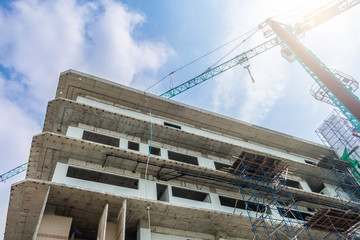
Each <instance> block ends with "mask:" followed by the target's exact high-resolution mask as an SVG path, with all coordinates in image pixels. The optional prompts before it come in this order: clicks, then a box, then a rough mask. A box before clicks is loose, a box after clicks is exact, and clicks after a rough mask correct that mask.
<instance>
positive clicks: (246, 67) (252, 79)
mask: <svg viewBox="0 0 360 240" xmlns="http://www.w3.org/2000/svg"><path fill="white" fill-rule="evenodd" d="M244 68H245V69H247V70H248V73H249V75H250V78H251V81H252V82H253V83H255V80H254V78H253V76H252V75H251V72H250V69H249V68H250V64H248V65H246V66H244Z"/></svg>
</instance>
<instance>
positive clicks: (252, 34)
mask: <svg viewBox="0 0 360 240" xmlns="http://www.w3.org/2000/svg"><path fill="white" fill-rule="evenodd" d="M259 30H260V28H259V27H257V28H255V29H253V31H254V32H253V33H251V34H250V35H249V36H248V37H247V38H245V39H244V40H242V41H241V42H240V43H239V44H238V45H236V46H235V47H234V48H233V49H231V50H230V51H229V52H227V53H226V54H225V55H224V56H222V57H221V58H220V59H219V60H217V61H216V62H215V63H214V64H213V65H211V66H210V67H209V68H208V69H207V70H206V71H208V70H209V69H211V68H213V67H215V66H216V65H218V63H219V62H221V61H222V60H224V58H226V57H227V56H229V55H230V54H231V53H232V52H234V51H235V50H236V49H237V48H238V47H240V46H241V45H242V44H243V43H244V42H246V41H247V40H248V39H249V38H251V37H252V36H254V35H255V33H257V32H258V31H259Z"/></svg>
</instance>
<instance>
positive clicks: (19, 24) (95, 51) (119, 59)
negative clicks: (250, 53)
mask: <svg viewBox="0 0 360 240" xmlns="http://www.w3.org/2000/svg"><path fill="white" fill-rule="evenodd" d="M12 6H13V9H12V10H11V11H7V10H4V9H3V10H2V11H1V14H0V35H1V36H3V37H2V38H1V39H2V40H0V53H1V55H0V64H2V65H4V66H6V67H13V68H14V69H15V70H16V71H18V72H20V73H22V74H23V75H24V81H23V84H26V85H27V86H28V87H29V90H30V92H31V94H32V95H33V96H34V97H36V98H38V100H40V103H43V102H45V101H47V100H49V99H50V98H52V97H53V93H54V92H55V88H56V83H57V78H58V74H59V73H60V72H62V71H64V70H66V69H68V68H74V69H78V70H81V71H86V72H88V73H90V74H94V75H99V76H102V77H105V78H109V79H111V80H113V81H117V82H119V83H122V84H125V85H129V84H130V83H131V81H132V80H133V79H134V76H135V75H136V74H140V73H142V72H143V71H153V72H156V71H157V69H158V68H159V67H160V66H162V64H164V63H165V61H166V60H167V58H168V56H169V55H170V54H172V53H173V50H172V49H170V48H169V47H168V46H166V45H165V44H163V43H156V42H149V41H145V40H144V41H142V40H136V39H134V37H133V33H134V30H135V29H136V27H137V26H141V24H142V23H143V22H144V21H145V18H144V16H142V15H140V14H138V13H135V12H130V11H129V10H128V9H127V8H126V6H125V5H123V4H122V3H119V2H115V1H110V0H103V1H100V2H97V3H88V2H86V1H84V2H81V3H78V2H77V1H75V0H63V1H38V0H31V1H22V0H21V1H16V2H14V3H13V5H12ZM39 86H41V90H39ZM41 107H43V105H41Z"/></svg>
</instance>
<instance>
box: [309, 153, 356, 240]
mask: <svg viewBox="0 0 360 240" xmlns="http://www.w3.org/2000/svg"><path fill="white" fill-rule="evenodd" d="M318 166H319V167H320V169H321V171H322V172H323V174H324V175H325V176H326V178H327V180H328V183H329V184H330V185H331V186H332V188H333V190H334V191H335V193H336V196H335V197H337V198H338V199H340V200H341V201H342V203H343V209H333V208H321V209H319V210H318V211H317V212H316V213H315V214H314V215H313V216H312V217H311V219H309V221H308V222H307V224H308V226H309V228H315V229H320V230H325V231H330V233H329V234H328V235H327V236H326V237H325V238H324V239H360V232H359V231H360V202H359V199H360V186H359V185H358V183H357V182H356V180H355V179H354V178H353V177H352V175H351V173H350V171H349V167H350V163H349V162H346V161H343V160H341V159H334V158H330V157H327V156H324V157H322V159H321V160H320V161H319V163H318Z"/></svg>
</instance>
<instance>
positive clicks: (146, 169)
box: [145, 109, 152, 180]
mask: <svg viewBox="0 0 360 240" xmlns="http://www.w3.org/2000/svg"><path fill="white" fill-rule="evenodd" d="M149 114H150V117H149V122H150V146H149V154H148V158H147V161H146V168H145V180H147V171H148V167H149V159H150V153H151V146H152V123H151V109H149Z"/></svg>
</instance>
